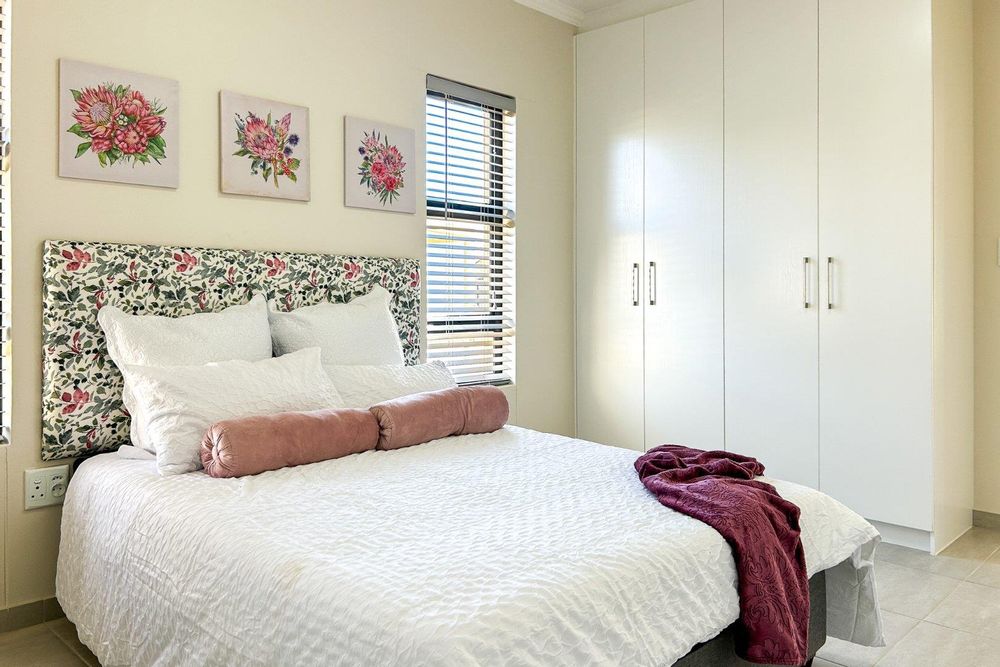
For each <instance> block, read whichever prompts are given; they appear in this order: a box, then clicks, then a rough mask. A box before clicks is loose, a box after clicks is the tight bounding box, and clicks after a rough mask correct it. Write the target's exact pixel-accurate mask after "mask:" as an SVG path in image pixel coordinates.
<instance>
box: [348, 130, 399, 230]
mask: <svg viewBox="0 0 1000 667" xmlns="http://www.w3.org/2000/svg"><path fill="white" fill-rule="evenodd" d="M344 130H345V133H346V136H345V142H344V145H345V147H346V151H345V165H344V167H345V174H344V175H345V177H346V183H345V184H344V197H345V201H344V203H345V204H347V205H348V206H357V207H360V208H373V209H376V210H383V211H395V212H399V213H413V212H414V211H415V210H416V195H415V193H416V191H415V189H414V187H413V182H412V176H413V173H412V168H413V167H412V164H413V156H414V141H415V138H414V137H415V135H414V132H413V130H410V129H407V128H404V127H396V126H394V125H386V124H385V123H379V122H376V121H370V120H362V119H360V118H351V117H347V118H346V119H345V121H344Z"/></svg>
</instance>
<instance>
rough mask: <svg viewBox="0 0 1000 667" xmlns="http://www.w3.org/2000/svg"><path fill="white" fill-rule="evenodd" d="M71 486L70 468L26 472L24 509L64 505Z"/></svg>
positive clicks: (35, 469) (50, 468) (40, 469)
mask: <svg viewBox="0 0 1000 667" xmlns="http://www.w3.org/2000/svg"><path fill="white" fill-rule="evenodd" d="M68 484H69V466H68V465H61V466H50V467H48V468H34V469H32V470H25V471H24V509H26V510H32V509H35V508H36V507H45V506H47V505H62V501H63V497H64V496H65V495H66V486H67V485H68Z"/></svg>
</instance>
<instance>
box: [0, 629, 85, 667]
mask: <svg viewBox="0 0 1000 667" xmlns="http://www.w3.org/2000/svg"><path fill="white" fill-rule="evenodd" d="M84 664H85V663H84V662H83V661H82V660H81V659H80V658H79V657H77V656H76V654H75V653H73V651H71V650H70V649H69V647H68V646H66V645H65V644H64V643H62V642H61V641H60V640H59V638H58V637H56V635H55V634H53V633H52V632H50V631H49V629H48V628H47V627H45V626H44V625H35V626H32V627H30V628H24V629H23V630H14V631H13V632H7V633H4V634H3V635H0V667H79V666H80V665H84Z"/></svg>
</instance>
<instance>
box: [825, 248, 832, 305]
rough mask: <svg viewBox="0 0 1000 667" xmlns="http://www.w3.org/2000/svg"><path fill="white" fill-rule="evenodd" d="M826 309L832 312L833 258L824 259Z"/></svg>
mask: <svg viewBox="0 0 1000 667" xmlns="http://www.w3.org/2000/svg"><path fill="white" fill-rule="evenodd" d="M826 308H827V310H833V257H827V258H826Z"/></svg>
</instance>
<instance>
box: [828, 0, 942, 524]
mask: <svg viewBox="0 0 1000 667" xmlns="http://www.w3.org/2000/svg"><path fill="white" fill-rule="evenodd" d="M819 45H820V48H819V121H820V122H819V221H820V225H819V245H820V252H821V256H820V261H821V268H822V271H821V290H820V292H821V297H822V299H823V302H822V309H821V313H820V339H819V358H820V384H819V387H820V488H821V489H822V490H824V491H826V492H827V493H829V494H830V495H832V496H833V497H835V498H837V499H838V500H840V501H842V502H844V503H846V504H847V505H848V506H850V507H851V508H852V509H854V510H855V511H857V512H859V513H860V514H862V515H864V516H865V517H867V518H869V519H875V520H879V521H884V522H887V523H893V524H898V525H902V526H908V527H911V528H918V529H922V530H930V529H931V521H932V499H933V496H932V489H931V479H932V465H931V464H932V456H931V433H932V402H931V397H932V388H933V382H932V376H931V373H932V370H931V369H932V363H931V319H932V300H933V285H932V276H933V272H932V268H933V267H932V262H933V256H932V252H933V251H932V242H933V218H932V215H933V213H932V211H933V209H932V188H933V162H932V161H933V150H934V149H933V132H932V120H933V119H932V90H931V12H930V2H929V0H879V2H870V1H869V0H820V18H819ZM828 258H830V261H829V263H827V261H828ZM828 271H829V274H828ZM828 276H829V277H828ZM828 303H829V306H830V307H828V306H827V304H828Z"/></svg>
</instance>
